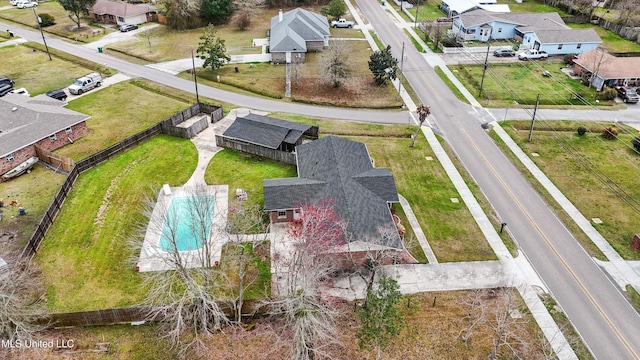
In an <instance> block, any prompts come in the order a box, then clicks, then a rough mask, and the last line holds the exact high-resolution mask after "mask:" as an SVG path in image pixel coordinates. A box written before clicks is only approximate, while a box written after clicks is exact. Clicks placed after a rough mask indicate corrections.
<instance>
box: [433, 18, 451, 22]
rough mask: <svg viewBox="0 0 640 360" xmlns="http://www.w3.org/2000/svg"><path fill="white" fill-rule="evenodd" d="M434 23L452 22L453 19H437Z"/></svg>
mask: <svg viewBox="0 0 640 360" xmlns="http://www.w3.org/2000/svg"><path fill="white" fill-rule="evenodd" d="M436 22H453V18H448V17H439V18H437V19H436Z"/></svg>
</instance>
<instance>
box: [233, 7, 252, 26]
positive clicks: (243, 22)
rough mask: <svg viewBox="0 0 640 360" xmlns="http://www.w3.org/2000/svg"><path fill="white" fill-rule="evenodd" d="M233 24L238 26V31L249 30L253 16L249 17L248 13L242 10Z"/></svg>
mask: <svg viewBox="0 0 640 360" xmlns="http://www.w3.org/2000/svg"><path fill="white" fill-rule="evenodd" d="M233 22H234V24H236V26H237V27H238V29H240V30H244V29H246V28H248V27H249V25H251V15H249V12H248V11H246V10H242V11H240V12H238V14H237V15H236V16H235V18H234V19H233Z"/></svg>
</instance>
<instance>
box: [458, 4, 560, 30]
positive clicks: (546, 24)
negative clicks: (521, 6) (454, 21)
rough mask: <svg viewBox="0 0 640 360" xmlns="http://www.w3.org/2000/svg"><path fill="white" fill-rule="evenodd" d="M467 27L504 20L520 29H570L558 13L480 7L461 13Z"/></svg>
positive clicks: (463, 22)
mask: <svg viewBox="0 0 640 360" xmlns="http://www.w3.org/2000/svg"><path fill="white" fill-rule="evenodd" d="M459 16H460V20H461V21H462V24H463V25H464V27H466V28H470V27H473V26H478V25H482V24H486V23H488V22H492V21H502V22H506V23H510V24H515V25H517V28H518V30H520V31H538V30H562V29H569V27H568V26H566V25H565V23H564V21H563V20H562V18H561V17H560V15H558V13H532V14H523V13H493V12H490V11H486V10H482V9H478V10H473V11H469V12H466V13H464V14H461V15H459Z"/></svg>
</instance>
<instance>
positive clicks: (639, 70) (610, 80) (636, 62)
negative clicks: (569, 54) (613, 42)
mask: <svg viewBox="0 0 640 360" xmlns="http://www.w3.org/2000/svg"><path fill="white" fill-rule="evenodd" d="M572 62H573V72H574V73H576V74H577V75H579V76H580V77H582V79H583V80H584V81H585V82H587V83H588V82H591V85H592V86H594V87H595V88H596V89H598V91H600V90H602V88H603V87H605V86H608V87H614V86H640V57H637V56H636V57H616V56H613V55H611V54H609V53H608V52H607V51H606V50H604V49H594V50H590V51H585V52H583V53H581V54H579V55H578V56H577V58H575V59H573V60H572Z"/></svg>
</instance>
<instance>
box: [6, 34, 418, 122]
mask: <svg viewBox="0 0 640 360" xmlns="http://www.w3.org/2000/svg"><path fill="white" fill-rule="evenodd" d="M0 29H5V30H6V29H11V31H13V33H14V34H15V35H17V36H20V37H22V38H25V39H27V40H29V41H35V42H39V43H42V37H41V36H40V33H39V32H36V31H31V30H25V29H23V28H19V27H16V26H14V25H10V24H7V23H3V22H0ZM45 36H46V40H47V45H49V47H51V48H55V49H59V50H62V51H65V52H68V53H70V54H74V55H76V56H79V57H82V58H85V59H87V60H91V61H93V62H96V63H98V64H104V65H106V66H109V67H111V68H113V69H116V70H118V71H120V72H122V73H124V74H126V75H129V76H131V77H139V78H144V79H147V80H151V81H155V82H157V83H160V84H164V85H167V86H171V87H173V88H176V89H180V90H184V91H188V92H191V93H195V86H194V83H193V82H191V81H189V80H185V79H181V78H178V77H175V76H172V75H170V74H167V73H165V72H162V71H160V70H156V69H153V68H150V67H146V66H142V65H137V64H132V63H130V62H127V61H124V60H121V59H118V58H115V57H113V56H109V55H107V54H105V53H98V50H97V48H96V49H91V48H87V47H86V46H82V45H84V44H80V43H78V44H73V43H70V42H68V41H65V40H60V39H57V38H52V37H49V36H48V35H46V34H45ZM184 46H186V45H184ZM198 93H199V94H200V96H203V97H208V98H211V99H215V100H219V101H224V102H228V103H231V104H235V105H238V106H242V107H248V108H251V109H256V110H263V111H269V112H278V111H284V112H289V113H293V114H301V115H306V116H313V117H322V118H332V119H345V120H358V121H367V122H377V123H390V124H394V123H395V124H406V123H408V122H409V113H408V112H407V111H370V110H358V109H344V108H334V107H321V106H310V105H303V104H297V103H287V102H282V101H274V100H268V99H263V98H257V97H252V96H246V95H241V94H236V93H232V92H229V91H224V90H220V89H216V88H212V87H209V86H204V85H202V84H198ZM283 93H284V89H283Z"/></svg>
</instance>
